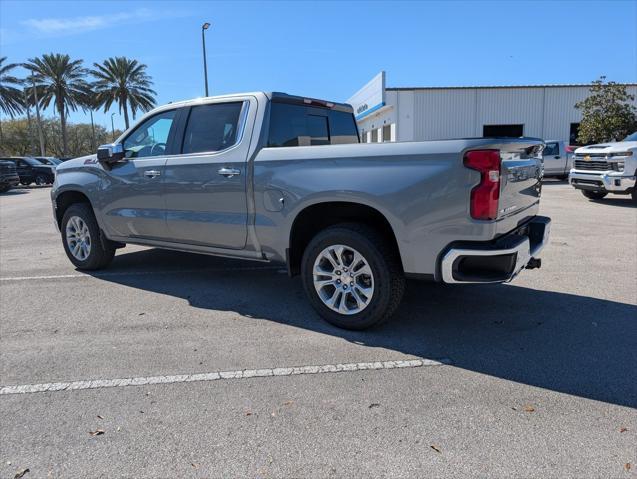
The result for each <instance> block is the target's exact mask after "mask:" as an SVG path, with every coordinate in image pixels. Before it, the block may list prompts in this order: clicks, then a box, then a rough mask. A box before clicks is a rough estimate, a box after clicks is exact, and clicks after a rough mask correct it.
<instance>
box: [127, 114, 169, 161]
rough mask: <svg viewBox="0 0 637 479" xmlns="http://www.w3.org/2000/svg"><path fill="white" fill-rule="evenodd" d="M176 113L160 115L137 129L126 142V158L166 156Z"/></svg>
mask: <svg viewBox="0 0 637 479" xmlns="http://www.w3.org/2000/svg"><path fill="white" fill-rule="evenodd" d="M175 113H176V112H175V110H170V111H164V112H161V113H158V114H157V115H155V116H153V117H151V118H149V119H148V120H146V121H144V122H143V123H142V124H141V125H139V126H138V127H137V128H135V129H134V130H133V132H132V133H131V134H130V135H128V136H127V137H126V139H125V140H124V145H123V146H124V152H125V155H126V158H147V157H152V156H162V155H165V154H166V145H167V143H168V135H169V134H170V128H171V127H172V125H173V122H174V119H175Z"/></svg>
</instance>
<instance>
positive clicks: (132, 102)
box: [0, 53, 157, 157]
mask: <svg viewBox="0 0 637 479" xmlns="http://www.w3.org/2000/svg"><path fill="white" fill-rule="evenodd" d="M6 60H7V57H0V111H1V112H3V113H4V114H5V115H7V116H9V117H10V118H11V119H12V120H13V119H14V118H15V117H16V116H19V115H22V114H24V113H25V112H26V114H27V117H28V118H27V123H31V118H30V115H31V114H30V110H31V108H33V109H34V110H35V117H36V118H35V123H36V129H37V138H38V141H39V142H40V143H41V144H42V143H43V142H44V139H45V134H44V133H45V131H44V130H45V129H46V128H48V130H47V131H48V132H50V133H51V135H50V136H48V140H49V141H53V142H55V141H59V138H57V139H56V138H54V136H55V134H54V133H53V132H54V131H55V128H53V125H54V123H55V121H51V120H43V119H42V118H41V114H40V111H41V110H44V109H46V108H48V107H49V106H53V107H54V109H55V111H56V112H57V115H58V117H59V136H60V137H61V149H58V148H50V149H49V148H47V150H48V151H56V152H58V151H61V155H58V156H64V157H66V156H69V154H70V153H71V151H70V149H69V130H70V129H71V130H73V132H74V133H77V132H78V131H83V130H86V128H83V124H79V125H72V128H69V125H68V124H67V117H68V114H69V113H70V112H71V111H77V110H78V109H82V110H84V111H87V112H91V113H92V112H93V111H96V110H99V109H100V108H103V109H104V111H108V110H109V109H110V108H111V106H112V105H113V104H116V105H117V106H118V108H119V112H120V114H122V113H123V115H124V123H125V125H126V128H128V127H129V125H130V120H129V111H130V113H131V115H132V117H133V119H134V118H135V116H136V114H137V113H138V112H140V111H141V112H146V111H149V110H151V109H152V108H153V107H154V106H155V104H156V100H155V97H156V95H157V93H156V92H155V91H154V90H153V89H152V85H153V82H152V80H151V77H150V76H149V75H148V74H147V73H146V68H147V66H146V65H144V64H143V63H139V62H138V61H137V60H134V59H129V58H126V57H115V58H108V59H106V60H104V61H103V62H102V63H93V68H85V67H84V62H83V61H82V60H72V59H71V57H70V56H69V55H66V54H61V53H49V54H44V55H42V56H40V57H36V58H31V59H29V60H28V61H27V62H25V63H6ZM18 67H23V68H25V69H26V70H27V71H28V75H27V76H26V77H25V78H19V77H17V76H15V75H14V73H13V71H14V70H15V69H16V68H18ZM10 123H11V126H12V127H14V128H13V129H16V128H17V129H19V127H20V120H15V123H14V122H10ZM90 126H91V132H90V138H91V141H92V143H94V144H99V143H100V142H99V141H97V136H98V133H100V134H103V133H104V132H105V131H106V130H105V129H104V128H103V127H100V126H94V125H90ZM6 128H7V125H5V127H4V129H6ZM30 130H31V129H30V128H28V125H27V128H26V130H25V131H27V134H31V133H32V132H31V131H30ZM7 133H8V132H7ZM102 136H103V135H102ZM4 137H5V133H4V131H3V125H2V122H0V144H1V145H2V147H3V148H2V149H7V150H9V145H8V144H7V143H6V142H7V141H8V140H9V138H6V139H5V138H4ZM11 141H15V138H12V140H11ZM94 144H93V145H92V146H93V148H92V151H94ZM11 151H15V150H13V149H11ZM85 151H86V150H83V151H82V153H84V152H85ZM15 154H17V152H16V153H15ZM73 154H77V153H76V151H73Z"/></svg>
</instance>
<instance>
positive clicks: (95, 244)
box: [60, 203, 115, 270]
mask: <svg viewBox="0 0 637 479" xmlns="http://www.w3.org/2000/svg"><path fill="white" fill-rule="evenodd" d="M74 216H77V217H79V218H80V219H81V220H82V221H83V222H84V223H85V224H86V226H87V227H88V231H89V235H90V243H91V246H90V252H89V254H88V256H87V257H86V258H85V259H84V260H80V259H78V258H76V257H75V256H73V254H72V253H71V251H70V249H69V244H68V241H67V239H66V234H67V233H66V232H67V224H68V223H69V220H70V219H71V218H72V217H74ZM60 230H61V231H62V244H63V245H64V251H65V252H66V255H67V256H68V258H69V259H70V260H71V263H73V264H74V265H75V266H76V267H77V268H78V269H82V270H96V269H102V268H105V267H106V266H108V265H109V264H110V262H111V261H112V260H113V256H115V247H114V245H113V244H112V243H111V241H109V240H108V239H107V238H106V237H105V236H104V235H103V234H102V231H101V230H100V228H99V226H98V224H97V220H96V219H95V215H94V214H93V209H92V208H91V206H90V205H89V204H87V203H75V204H73V205H71V206H69V207H68V209H67V210H66V211H65V212H64V217H63V218H62V224H61V226H60Z"/></svg>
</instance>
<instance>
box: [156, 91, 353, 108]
mask: <svg viewBox="0 0 637 479" xmlns="http://www.w3.org/2000/svg"><path fill="white" fill-rule="evenodd" d="M260 95H265V96H266V97H267V98H268V100H270V101H273V102H277V103H290V104H304V105H308V106H317V107H322V108H329V109H331V110H338V111H344V112H346V113H354V109H353V108H352V106H351V105H349V104H347V103H338V102H334V101H327V100H320V99H318V98H311V97H306V96H299V95H290V94H288V93H283V92H278V91H273V92H263V91H257V92H245V93H232V94H229V95H215V96H207V97H199V98H192V99H190V100H182V101H177V102H172V103H168V104H166V105H161V106H159V107H157V108H155V109H153V111H155V110H159V109H163V108H168V107H175V106H178V107H180V106H187V105H194V104H201V103H206V101H207V100H226V99H232V98H236V97H244V96H260Z"/></svg>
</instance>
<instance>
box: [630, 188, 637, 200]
mask: <svg viewBox="0 0 637 479" xmlns="http://www.w3.org/2000/svg"><path fill="white" fill-rule="evenodd" d="M630 197H631V198H632V199H633V203H637V188H635V189H634V190H633V191H632V192H631V193H630Z"/></svg>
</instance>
